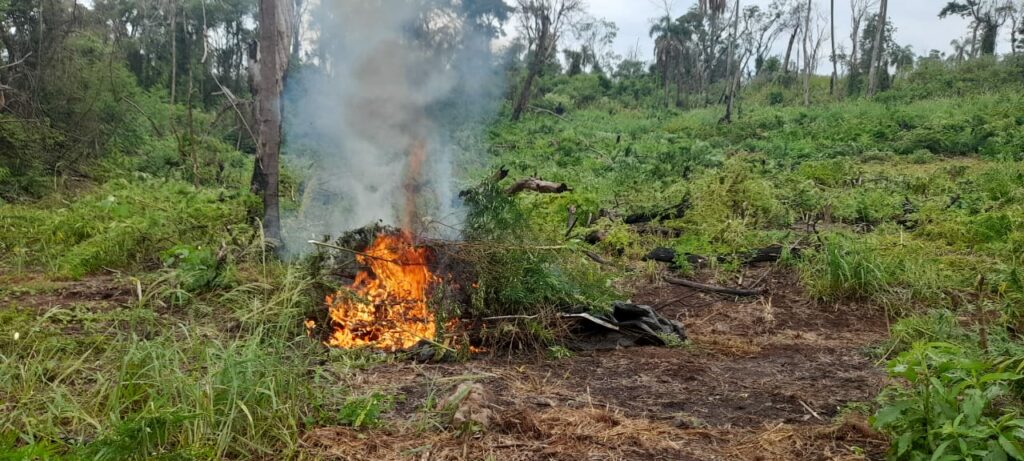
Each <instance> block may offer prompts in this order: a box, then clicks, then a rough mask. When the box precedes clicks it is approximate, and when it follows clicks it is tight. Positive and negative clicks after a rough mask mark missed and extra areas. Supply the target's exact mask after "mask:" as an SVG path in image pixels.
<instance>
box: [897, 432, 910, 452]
mask: <svg viewBox="0 0 1024 461" xmlns="http://www.w3.org/2000/svg"><path fill="white" fill-rule="evenodd" d="M913 440H914V433H913V432H904V433H903V435H901V436H900V438H899V439H898V440H897V441H896V456H900V455H902V454H904V453H906V452H907V449H909V448H910V444H911V442H913Z"/></svg>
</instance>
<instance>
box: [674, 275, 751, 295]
mask: <svg viewBox="0 0 1024 461" xmlns="http://www.w3.org/2000/svg"><path fill="white" fill-rule="evenodd" d="M665 281H666V282H668V283H671V284H673V285H679V286H684V287H688V288H693V289H694V290H700V291H707V292H709V293H718V294H723V295H730V296H760V295H762V294H764V289H763V288H757V289H743V288H729V287H721V286H718V285H708V284H704V283H699V282H694V281H691V280H686V279H678V278H675V277H665Z"/></svg>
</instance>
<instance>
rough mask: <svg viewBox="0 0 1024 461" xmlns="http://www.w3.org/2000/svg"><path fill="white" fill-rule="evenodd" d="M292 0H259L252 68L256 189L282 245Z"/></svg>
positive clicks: (271, 234) (270, 234)
mask: <svg viewBox="0 0 1024 461" xmlns="http://www.w3.org/2000/svg"><path fill="white" fill-rule="evenodd" d="M290 4H291V2H287V1H277V0H260V30H259V49H258V51H257V58H256V62H255V67H256V68H255V69H251V71H253V85H252V90H253V96H254V101H255V102H256V105H255V111H256V113H255V116H256V125H257V127H256V129H257V133H258V134H257V136H258V138H259V142H258V143H257V153H256V162H255V166H254V168H253V175H252V189H253V192H254V193H256V194H258V195H260V196H261V197H262V198H263V232H264V235H265V236H266V238H267V239H268V240H270V241H272V242H273V243H274V244H276V245H278V246H277V248H278V249H279V250H280V249H281V248H282V247H281V243H282V242H281V213H280V204H279V203H280V196H279V193H278V181H279V176H280V155H281V94H282V92H283V91H284V80H285V71H286V70H287V69H288V55H289V54H290V51H291V50H290V46H289V43H288V42H289V41H290V39H291V29H290V21H291V18H292V15H291V14H290V12H289V11H288V10H289V9H290V8H289V7H290Z"/></svg>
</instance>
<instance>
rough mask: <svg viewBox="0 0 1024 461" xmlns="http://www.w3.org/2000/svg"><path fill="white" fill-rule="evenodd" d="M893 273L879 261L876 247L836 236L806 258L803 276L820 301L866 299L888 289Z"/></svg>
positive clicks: (891, 268)
mask: <svg viewBox="0 0 1024 461" xmlns="http://www.w3.org/2000/svg"><path fill="white" fill-rule="evenodd" d="M895 270H896V269H895V268H894V267H893V266H892V265H891V264H889V263H888V262H886V261H884V260H882V259H881V258H880V256H879V252H878V248H877V247H874V246H871V245H870V244H868V243H865V242H861V241H858V240H856V239H853V238H850V237H848V236H844V235H840V234H835V235H830V236H828V237H827V238H826V239H825V240H824V244H823V245H822V247H821V250H819V251H818V252H815V253H814V254H813V255H812V256H811V257H810V258H809V259H808V261H807V263H806V265H805V271H804V277H805V282H806V283H807V286H808V289H810V291H811V293H813V294H814V295H815V296H817V297H819V298H823V299H830V300H835V299H842V298H869V297H872V296H876V295H879V294H882V293H885V292H888V291H889V290H890V288H891V285H892V283H893V282H894V279H895V275H894V273H893V272H894V271H895Z"/></svg>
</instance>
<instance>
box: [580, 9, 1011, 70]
mask: <svg viewBox="0 0 1024 461" xmlns="http://www.w3.org/2000/svg"><path fill="white" fill-rule="evenodd" d="M586 1H587V3H588V5H589V9H590V13H591V14H592V15H594V16H596V17H599V18H601V17H603V18H607V19H610V20H612V21H614V22H615V23H616V24H617V25H618V27H619V34H618V37H617V38H616V41H615V45H614V48H615V52H616V53H618V54H619V55H622V56H628V55H629V53H630V51H631V50H633V49H638V51H639V58H640V59H642V60H645V61H650V60H652V59H653V55H654V50H653V49H654V41H653V40H652V39H651V38H650V36H649V35H648V31H649V30H650V27H651V19H652V18H654V17H657V16H662V15H664V7H663V2H662V0H586ZM696 1H697V0H675V1H674V2H673V7H672V15H673V17H678V16H680V15H682V14H683V13H685V12H686V11H687V10H688V9H689V8H690V7H691V6H693V5H694V4H696ZM731 3H732V2H731V1H730V4H731ZM769 3H771V2H770V0H740V7H741V8H742V7H745V6H749V5H760V6H761V7H767V5H768V4H769ZM814 3H815V4H816V7H817V8H818V9H819V11H821V13H822V14H823V15H824V16H823V17H826V18H827V15H828V1H826V0H814ZM945 4H946V0H890V1H889V17H890V19H891V20H892V22H893V24H894V25H895V26H896V42H897V43H899V44H900V45H908V44H909V45H911V46H912V47H913V50H914V53H915V54H917V55H926V54H928V52H929V51H930V50H932V49H938V50H940V51H944V52H946V53H949V52H950V51H951V50H952V47H951V46H950V45H949V42H950V41H952V40H953V39H958V38H961V37H963V36H965V35H966V34H967V25H968V21H967V20H965V19H962V18H959V17H951V18H946V19H939V10H941V9H942V7H943V6H944V5H945ZM1007 29H1008V27H1004V28H1003V29H1002V30H1000V32H1001V34H1000V37H999V44H998V46H997V49H996V52H997V53H1008V52H1009V49H1010V45H1009V42H1010V39H1009V35H1010V34H1009V30H1007ZM849 36H850V0H836V46H837V47H840V46H843V47H844V48H845V49H847V50H848V49H849V48H850V45H849V41H850V39H849ZM782 41H783V40H782V39H779V40H778V41H777V43H776V47H777V48H781V47H783V46H784V44H782V43H781V42H782ZM826 53H827V52H826ZM822 61H823V63H822V64H820V65H819V71H820V70H821V69H824V68H825V67H827V65H828V63H827V61H828V60H827V59H823V60H822Z"/></svg>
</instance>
